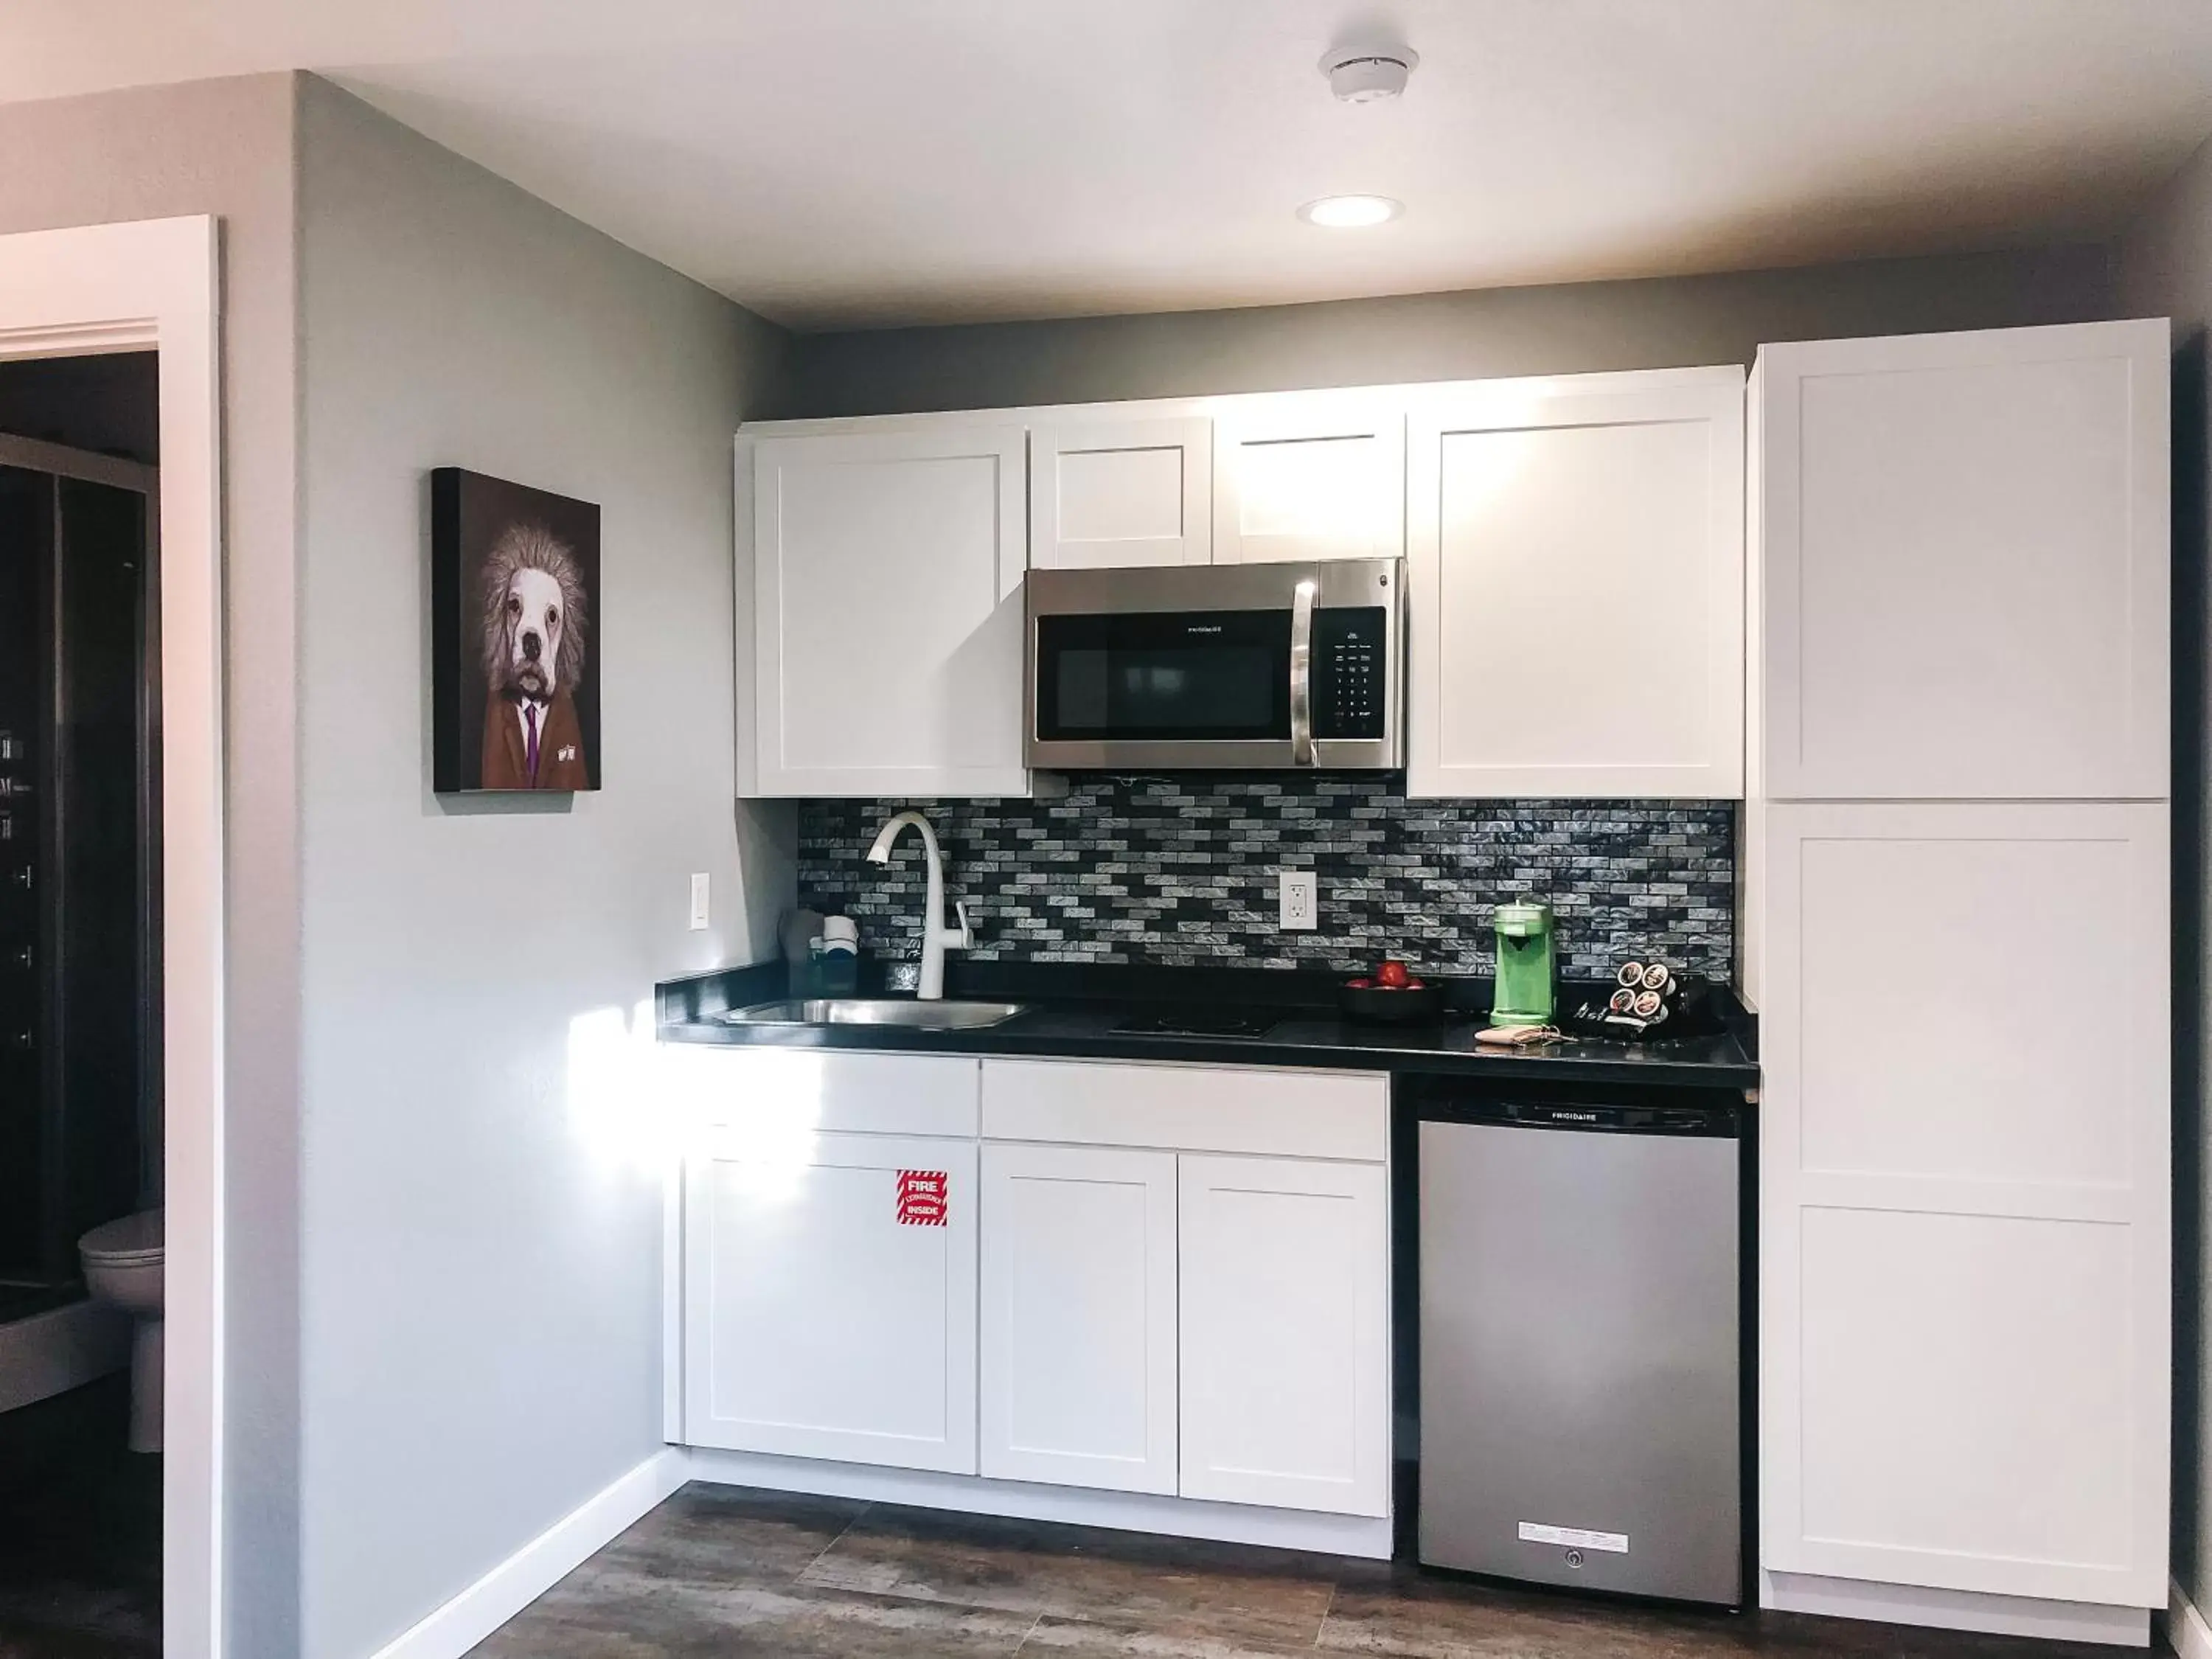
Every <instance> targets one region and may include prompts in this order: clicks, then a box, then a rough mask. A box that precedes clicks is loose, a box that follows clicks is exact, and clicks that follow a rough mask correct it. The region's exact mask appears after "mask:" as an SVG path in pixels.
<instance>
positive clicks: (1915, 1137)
mask: <svg viewBox="0 0 2212 1659" xmlns="http://www.w3.org/2000/svg"><path fill="white" fill-rule="evenodd" d="M1761 840H1762V844H1761V847H1760V852H1761V854H1762V859H1761V866H1762V868H1761V875H1760V878H1759V884H1758V886H1757V888H1756V889H1755V890H1754V891H1753V899H1752V903H1753V911H1752V915H1751V919H1752V920H1753V921H1755V922H1757V923H1759V925H1760V926H1761V927H1763V928H1764V930H1765V957H1766V975H1765V976H1766V984H1765V998H1764V1008H1763V1023H1762V1025H1761V1030H1760V1039H1761V1046H1762V1049H1763V1055H1762V1060H1761V1068H1762V1073H1763V1079H1762V1083H1763V1092H1762V1096H1761V1100H1760V1105H1759V1127H1760V1136H1761V1150H1760V1156H1761V1161H1762V1164H1763V1168H1762V1172H1761V1180H1760V1194H1761V1195H1760V1204H1761V1219H1760V1237H1759V1244H1760V1279H1761V1311H1760V1324H1761V1347H1762V1352H1763V1358H1762V1366H1761V1376H1760V1415H1761V1425H1760V1468H1761V1477H1762V1486H1763V1491H1762V1497H1761V1504H1760V1510H1761V1524H1762V1527H1763V1529H1764V1533H1765V1540H1764V1547H1763V1551H1762V1562H1763V1565H1765V1567H1767V1568H1768V1569H1769V1570H1770V1571H1775V1572H1778V1573H1795V1574H1807V1575H1814V1576H1818V1577H1828V1578H1837V1579H1853V1580H1860V1581H1871V1582H1874V1583H1883V1584H1899V1585H1916V1586H1924V1587H1928V1588H1931V1589H1944V1590H1966V1591H1978V1592H1983V1593H1985V1594H1991V1595H2008V1596H2026V1597H2033V1598H2037V1599H2040V1600H2050V1601H2086V1602H2094V1603H2100V1604H2104V1605H2106V1606H2112V1607H2156V1606H2160V1605H2162V1604H2163V1602H2164V1600H2165V1595H2166V1480H2167V1474H2166V1432H2167V1419H2168V1412H2169V1405H2170V1402H2169V1392H2168V1391H2169V1380H2168V1379H2169V1376H2170V1346H2169V1339H2168V1334H2167V1326H2166V1312H2167V1306H2168V1301H2167V1298H2168V1297H2169V1294H2170V1285H2171V1279H2170V1277H2169V1274H2170V1261H2171V1254H2170V1245H2169V1225H2170V1223H2169V1214H2168V1209H2169V1197H2168V1194H2169V1185H2168V1182H2169V1179H2170V1171H2169V1167H2168V1151H2167V1134H2168V1114H2169V1111H2170V1109H2171V1108H2170V1099H2171V1097H2170V1092H2169V1087H2168V1077H2167V1065H2168V1060H2167V1047H2166V1008H2167V957H2166V950H2167V944H2166V941H2167V920H2166V911H2167V880H2168V861H2167V847H2166V809H2165V808H2164V806H2163V805H2124V804H2123V805H2113V804H2106V803H2081V804H2075V803H2025V804H2022V803H2005V804H1991V803H1948V804H1929V803H1905V802H1870V803H1821V804H1794V803H1781V802H1777V803H1774V804H1772V805H1770V806H1769V808H1768V809H1767V811H1766V814H1765V819H1764V828H1763V830H1762V836H1761ZM1186 1226H1188V1223H1186ZM1186 1444H1187V1445H1188V1431H1186Z"/></svg>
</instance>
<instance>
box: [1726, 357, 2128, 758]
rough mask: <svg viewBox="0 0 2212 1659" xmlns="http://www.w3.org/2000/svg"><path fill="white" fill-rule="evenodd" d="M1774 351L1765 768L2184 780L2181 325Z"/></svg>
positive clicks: (1763, 467) (1765, 386) (1766, 361)
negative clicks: (2174, 700)
mask: <svg viewBox="0 0 2212 1659" xmlns="http://www.w3.org/2000/svg"><path fill="white" fill-rule="evenodd" d="M1759 369H1760V373H1759V382H1760V387H1759V390H1760V398H1761V404H1762V408H1761V410H1760V419H1759V422H1758V424H1759V428H1760V429H1761V430H1760V437H1761V448H1762V451H1763V455H1762V457H1761V459H1760V461H1759V467H1760V471H1761V474H1762V476H1761V479H1760V489H1759V498H1760V499H1759V513H1760V518H1761V520H1762V522H1761V524H1760V526H1759V533H1760V538H1761V539H1762V540H1763V543H1764V565H1765V569H1764V572H1763V575H1764V592H1763V598H1762V605H1763V608H1764V612H1765V615H1764V618H1763V620H1764V628H1763V629H1762V630H1761V631H1762V635H1763V638H1762V641H1761V645H1762V650H1763V653H1764V656H1765V662H1764V665H1763V672H1762V678H1763V681H1764V684H1765V695H1766V708H1765V722H1764V726H1765V733H1764V741H1765V787H1766V790H1767V793H1770V794H1771V795H1772V796H1774V797H1775V798H1777V799H1799V800H1812V799H2064V798H2074V799H2157V798H2159V797H2160V796H2163V795H2165V794H2166V789H2167V784H2166V697H2167V691H2166V657H2167V636H2166V629H2167V624H2166V605H2167V566H2168V562H2169V560H2170V558H2171V556H2172V553H2171V546H2170V543H2169V538H2168V531H2167V520H2168V503H2167V469H2168V448H2167V447H2168V432H2167V428H2168V424H2169V415H2168V404H2169V397H2170V392H2169V384H2170V371H2169V368H2168V360H2167V340H2166V324H2165V323H2163V322H2121V323H2087V324H2081V325H2073V326H2068V327H2063V328H2023V329H2003V330H1996V331H1989V332H1984V333H1973V334H1935V335H1920V336H1915V337H1905V338H1897V339H1871V340H1835V341H1826V342H1821V343H1813V344H1803V345H1778V346H1766V347H1763V348H1761V349H1760V352H1759Z"/></svg>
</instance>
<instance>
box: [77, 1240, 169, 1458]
mask: <svg viewBox="0 0 2212 1659" xmlns="http://www.w3.org/2000/svg"><path fill="white" fill-rule="evenodd" d="M76 1247H77V1254H78V1255H80V1256H82V1258H83V1261H84V1282H85V1287H86V1288H87V1289H88V1290H89V1291H91V1292H92V1294H93V1297H94V1300H96V1301H100V1302H104V1303H106V1304H107V1305H108V1306H109V1307H112V1308H118V1309H120V1310H122V1311H124V1312H125V1313H127V1314H129V1315H130V1316H131V1317H132V1318H133V1319H135V1320H136V1321H137V1332H136V1334H135V1335H134V1336H133V1338H132V1340H131V1450H132V1451H136V1452H157V1451H159V1450H161V1211H159V1210H141V1211H140V1212H138V1213H137V1215H126V1216H125V1217H124V1218H122V1219H121V1220H119V1221H110V1222H107V1223H105V1224H104V1225H100V1226H98V1227H94V1229H93V1230H92V1231H90V1232H88V1233H87V1234H86V1235H85V1236H84V1237H82V1238H81V1239H79V1240H77V1246H76Z"/></svg>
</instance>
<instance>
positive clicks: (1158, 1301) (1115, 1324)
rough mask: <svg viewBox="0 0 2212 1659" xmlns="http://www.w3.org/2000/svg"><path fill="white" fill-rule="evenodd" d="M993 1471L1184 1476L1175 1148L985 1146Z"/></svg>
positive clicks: (988, 1435) (1136, 1486) (1134, 1483)
mask: <svg viewBox="0 0 2212 1659" xmlns="http://www.w3.org/2000/svg"><path fill="white" fill-rule="evenodd" d="M982 1401H983V1413H982V1425H983V1426H982V1447H981V1468H982V1472H983V1473H984V1474H987V1475H993V1476H997V1477H1000V1478H1001V1479H1005V1480H1047V1481H1053V1482H1056V1483H1058V1484H1060V1485H1064V1486H1096V1487H1102V1488H1106V1489H1109V1490H1112V1491H1117V1492H1174V1491H1175V1489H1176V1160H1175V1154H1174V1153H1172V1152H1119V1151H1113V1150H1109V1149H1106V1148H1103V1147H1091V1146H985V1147H984V1148H983V1364H982Z"/></svg>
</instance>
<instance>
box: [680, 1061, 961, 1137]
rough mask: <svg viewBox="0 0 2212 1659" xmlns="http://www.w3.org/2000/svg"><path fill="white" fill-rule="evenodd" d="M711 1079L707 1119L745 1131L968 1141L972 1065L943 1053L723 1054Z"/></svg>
mask: <svg viewBox="0 0 2212 1659" xmlns="http://www.w3.org/2000/svg"><path fill="white" fill-rule="evenodd" d="M713 1057H714V1058H715V1059H719V1060H727V1061H728V1066H727V1067H726V1068H719V1067H718V1068H716V1069H715V1070H714V1071H713V1072H711V1073H709V1076H711V1077H712V1078H713V1079H714V1082H713V1083H712V1084H711V1085H709V1087H708V1097H707V1099H706V1101H705V1103H704V1105H705V1121H707V1122H708V1123H710V1124H718V1125H728V1126H731V1127H738V1126H743V1127H746V1128H748V1129H755V1128H757V1129H761V1130H779V1131H787V1132H793V1133H796V1132H802V1131H803V1132H821V1133H848V1134H891V1135H972V1134H974V1133H975V1119H976V1074H975V1068H976V1062H975V1060H963V1059H961V1058H958V1057H957V1056H953V1055H949V1054H823V1053H821V1052H820V1051H818V1050H801V1049H793V1048H754V1049H738V1050H735V1051H724V1052H722V1053H720V1054H715V1055H714V1056H713Z"/></svg>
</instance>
